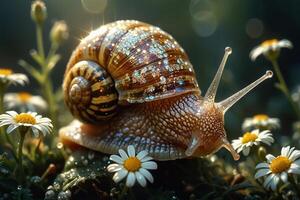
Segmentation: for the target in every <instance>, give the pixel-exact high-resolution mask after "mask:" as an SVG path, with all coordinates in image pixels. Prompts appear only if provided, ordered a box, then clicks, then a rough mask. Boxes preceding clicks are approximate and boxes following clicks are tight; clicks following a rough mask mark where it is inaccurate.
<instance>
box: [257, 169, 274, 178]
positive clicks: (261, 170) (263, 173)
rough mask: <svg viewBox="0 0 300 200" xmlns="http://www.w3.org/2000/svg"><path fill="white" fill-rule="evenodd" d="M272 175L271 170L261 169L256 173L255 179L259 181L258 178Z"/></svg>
mask: <svg viewBox="0 0 300 200" xmlns="http://www.w3.org/2000/svg"><path fill="white" fill-rule="evenodd" d="M270 173H271V171H270V169H260V170H258V171H257V172H256V174H255V176H254V178H255V179H258V178H260V177H262V176H265V175H268V174H270Z"/></svg>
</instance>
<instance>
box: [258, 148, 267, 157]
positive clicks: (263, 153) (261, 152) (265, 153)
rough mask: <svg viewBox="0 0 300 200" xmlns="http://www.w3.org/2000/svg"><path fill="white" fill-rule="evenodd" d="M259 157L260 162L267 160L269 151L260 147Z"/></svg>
mask: <svg viewBox="0 0 300 200" xmlns="http://www.w3.org/2000/svg"><path fill="white" fill-rule="evenodd" d="M257 154H258V157H259V159H260V160H265V159H266V155H267V150H266V148H265V147H263V146H260V147H259V148H258V151H257Z"/></svg>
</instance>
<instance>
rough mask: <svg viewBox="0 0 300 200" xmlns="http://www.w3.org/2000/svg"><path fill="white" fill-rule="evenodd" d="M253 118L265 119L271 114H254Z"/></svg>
mask: <svg viewBox="0 0 300 200" xmlns="http://www.w3.org/2000/svg"><path fill="white" fill-rule="evenodd" d="M253 119H255V120H257V121H265V120H268V119H269V116H268V115H265V114H259V115H254V117H253Z"/></svg>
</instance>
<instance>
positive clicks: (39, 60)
mask: <svg viewBox="0 0 300 200" xmlns="http://www.w3.org/2000/svg"><path fill="white" fill-rule="evenodd" d="M29 54H30V55H31V57H32V58H33V60H35V61H36V62H37V63H38V64H39V65H40V66H43V62H44V61H43V58H42V57H41V56H40V55H39V54H38V52H37V51H36V50H35V49H32V50H31V51H30V52H29Z"/></svg>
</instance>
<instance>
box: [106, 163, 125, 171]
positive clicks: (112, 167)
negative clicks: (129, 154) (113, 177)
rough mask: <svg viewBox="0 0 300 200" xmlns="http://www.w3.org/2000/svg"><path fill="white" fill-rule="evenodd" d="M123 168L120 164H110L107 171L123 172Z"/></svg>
mask: <svg viewBox="0 0 300 200" xmlns="http://www.w3.org/2000/svg"><path fill="white" fill-rule="evenodd" d="M122 168H123V166H122V165H120V164H110V165H108V166H107V171H109V172H116V171H119V170H121V169H122Z"/></svg>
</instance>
